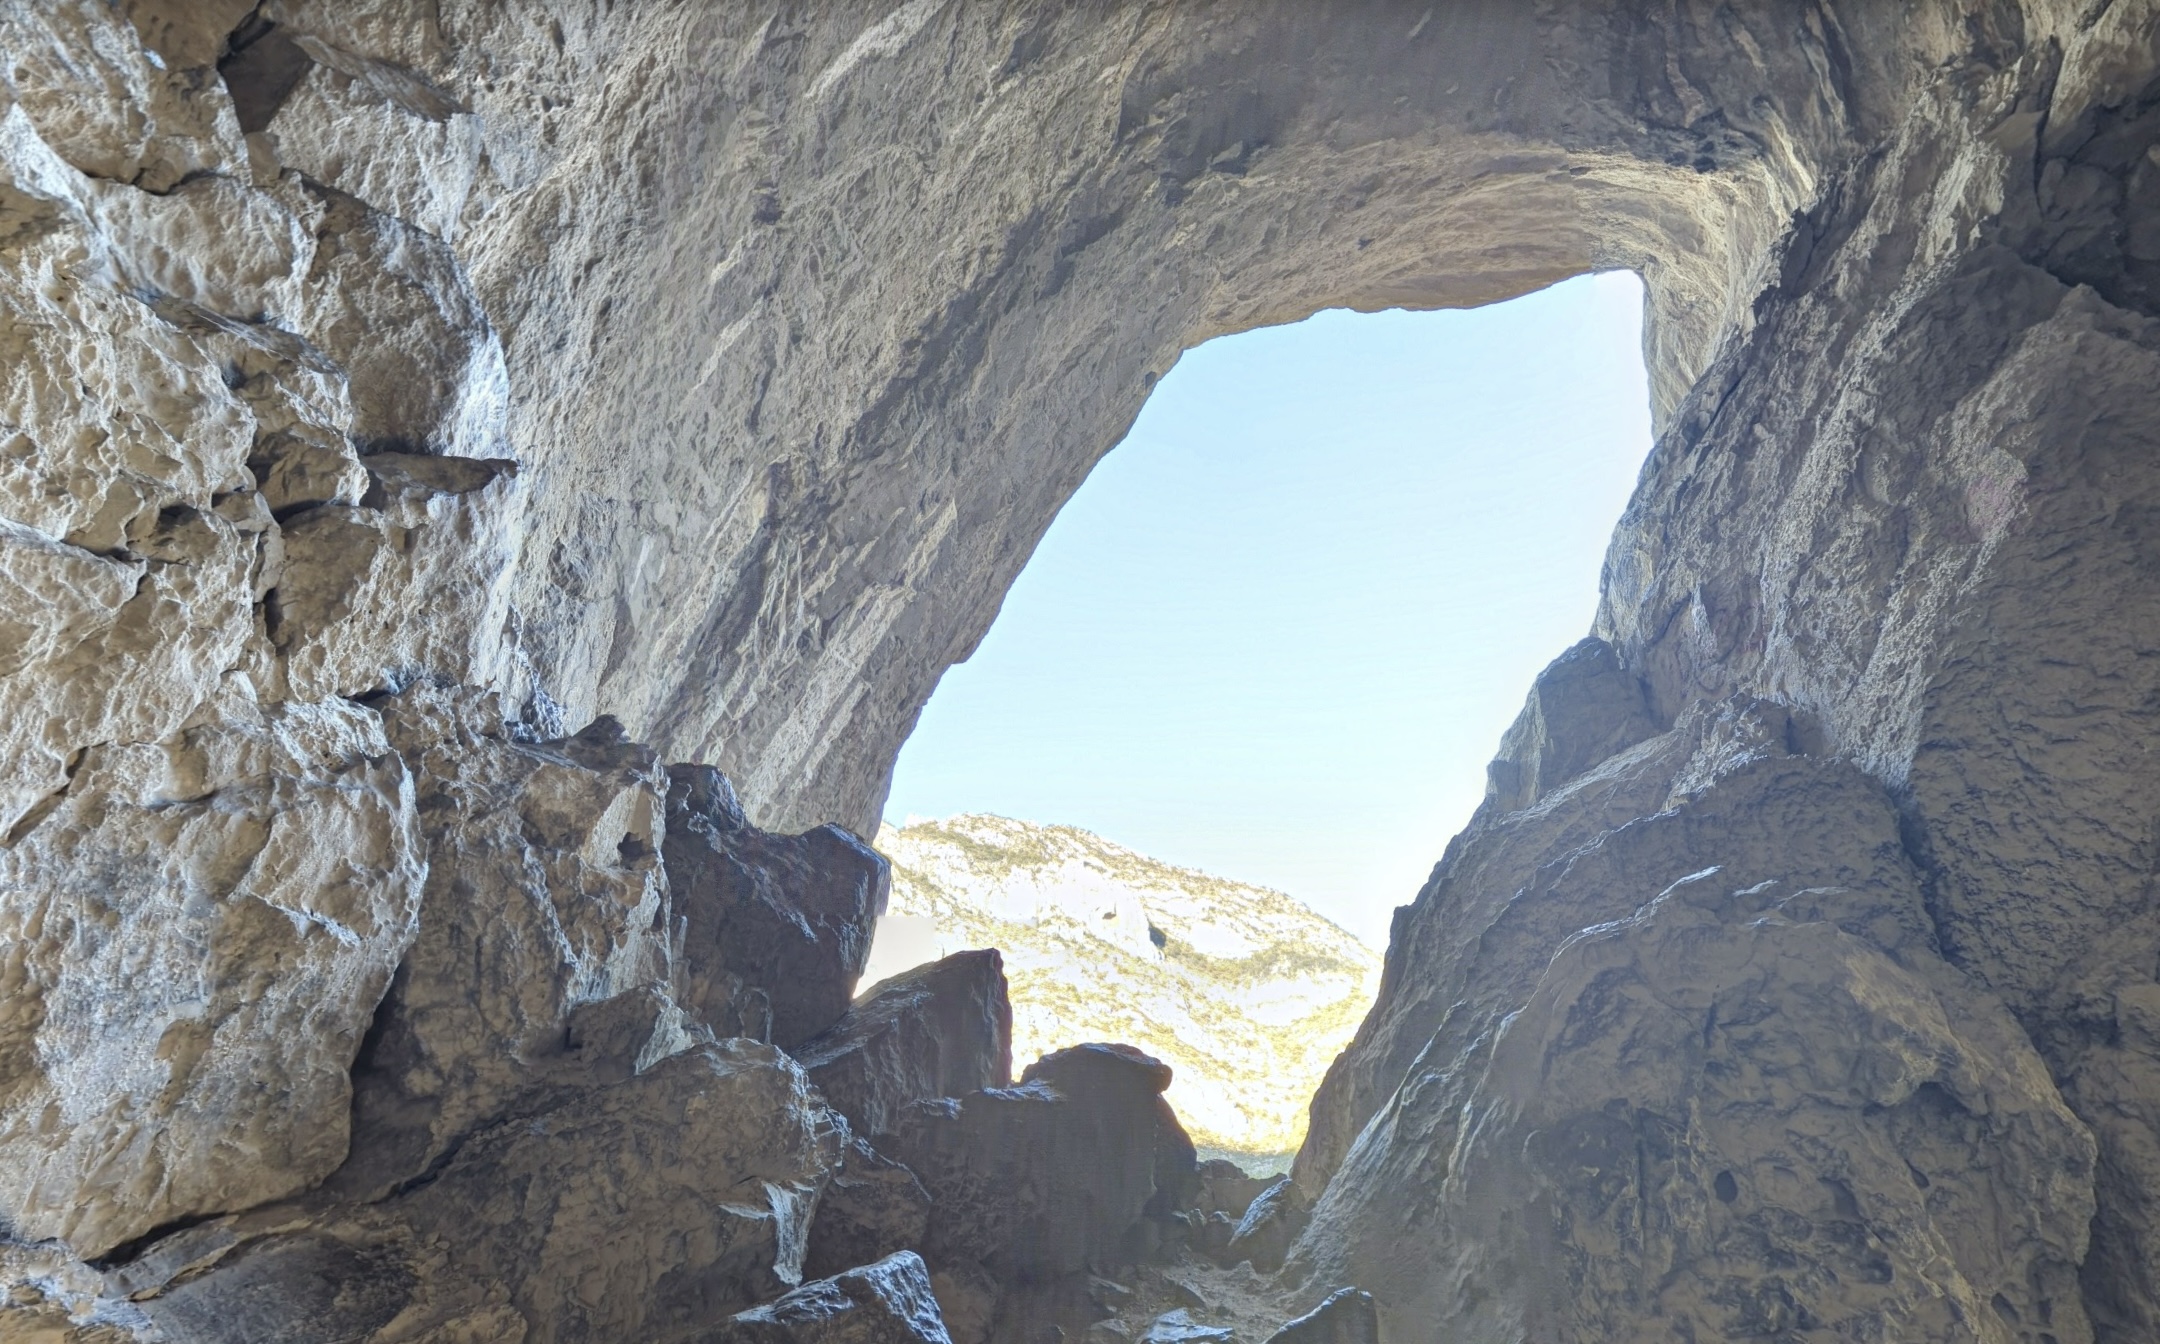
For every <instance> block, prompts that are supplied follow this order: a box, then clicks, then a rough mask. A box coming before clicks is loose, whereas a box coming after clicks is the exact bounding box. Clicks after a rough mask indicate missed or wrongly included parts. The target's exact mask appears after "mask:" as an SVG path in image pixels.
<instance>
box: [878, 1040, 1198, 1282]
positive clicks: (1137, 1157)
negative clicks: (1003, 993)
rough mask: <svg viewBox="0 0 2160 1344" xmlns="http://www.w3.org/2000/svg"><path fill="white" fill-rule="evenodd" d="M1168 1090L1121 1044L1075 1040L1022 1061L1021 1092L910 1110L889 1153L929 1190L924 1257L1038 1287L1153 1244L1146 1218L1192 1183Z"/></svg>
mask: <svg viewBox="0 0 2160 1344" xmlns="http://www.w3.org/2000/svg"><path fill="white" fill-rule="evenodd" d="M1169 1085H1170V1070H1169V1069H1168V1068H1167V1067H1165V1066H1164V1065H1163V1064H1162V1063H1161V1062H1160V1061H1159V1060H1155V1059H1152V1058H1150V1057H1148V1056H1147V1055H1143V1054H1141V1053H1140V1052H1139V1051H1137V1050H1134V1049H1132V1048H1131V1047H1129V1046H1114V1045H1082V1046H1075V1047H1073V1048H1072V1049H1070V1050H1063V1051H1059V1052H1058V1053H1057V1054H1054V1055H1046V1056H1044V1057H1043V1058H1042V1059H1039V1060H1037V1061H1036V1062H1035V1063H1033V1064H1031V1065H1029V1066H1028V1068H1027V1070H1026V1072H1024V1073H1023V1074H1022V1075H1021V1078H1020V1086H1018V1087H1015V1088H1010V1089H1004V1088H1000V1089H993V1090H988V1091H982V1092H976V1093H972V1094H970V1095H968V1096H965V1097H958V1098H946V1099H943V1100H938V1101H928V1102H919V1103H917V1104H916V1105H914V1106H911V1107H909V1108H908V1109H907V1110H906V1111H905V1112H903V1113H902V1115H901V1117H900V1124H899V1127H898V1130H897V1132H896V1133H895V1134H894V1135H893V1138H892V1152H893V1154H894V1155H895V1156H897V1157H898V1158H899V1159H900V1160H901V1161H903V1162H905V1163H906V1164H907V1165H908V1166H909V1167H910V1168H912V1169H913V1170H914V1172H915V1174H916V1175H917V1176H919V1177H920V1178H921V1179H922V1182H923V1186H924V1188H925V1189H927V1190H928V1191H929V1192H930V1198H931V1214H930V1227H929V1231H928V1233H927V1234H926V1238H925V1246H926V1249H927V1251H928V1253H929V1255H930V1257H931V1260H932V1262H933V1263H935V1264H938V1265H940V1266H941V1267H942V1266H944V1265H946V1264H962V1263H964V1264H978V1265H982V1266H984V1267H986V1268H988V1269H989V1270H991V1272H992V1274H993V1276H994V1277H995V1278H997V1279H999V1280H1003V1281H1011V1282H1018V1283H1021V1284H1039V1283H1044V1282H1047V1281H1050V1280H1053V1279H1055V1278H1057V1277H1059V1276H1061V1275H1069V1274H1075V1273H1079V1272H1081V1271H1084V1270H1087V1269H1088V1268H1090V1267H1091V1266H1092V1267H1102V1268H1114V1267H1116V1266H1118V1265H1122V1264H1129V1263H1131V1262H1132V1261H1133V1260H1135V1259H1137V1258H1139V1255H1140V1254H1142V1253H1144V1252H1145V1251H1146V1250H1149V1249H1152V1248H1151V1247H1149V1246H1148V1245H1147V1239H1146V1236H1145V1234H1144V1232H1143V1230H1142V1229H1141V1226H1140V1224H1141V1220H1142V1218H1143V1216H1145V1215H1148V1214H1151V1213H1152V1214H1155V1215H1157V1216H1158V1217H1162V1216H1166V1215H1167V1214H1168V1213H1169V1212H1170V1211H1171V1210H1173V1209H1177V1208H1182V1207H1183V1204H1184V1197H1185V1195H1186V1194H1187V1192H1188V1189H1187V1188H1188V1187H1193V1186H1197V1183H1198V1182H1197V1179H1196V1177H1195V1174H1194V1167H1195V1162H1194V1159H1193V1149H1192V1142H1191V1141H1190V1140H1189V1139H1187V1138H1186V1137H1185V1132H1184V1130H1183V1129H1181V1128H1179V1126H1178V1122H1177V1117H1176V1116H1175V1115H1173V1114H1172V1113H1171V1111H1170V1108H1169V1106H1168V1105H1166V1104H1165V1103H1164V1102H1163V1100H1162V1091H1163V1089H1164V1088H1165V1087H1168V1086H1169Z"/></svg>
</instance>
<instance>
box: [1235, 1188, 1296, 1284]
mask: <svg viewBox="0 0 2160 1344" xmlns="http://www.w3.org/2000/svg"><path fill="white" fill-rule="evenodd" d="M1310 1214H1311V1210H1310V1209H1308V1208H1307V1207H1306V1201H1305V1197H1304V1196H1303V1195H1302V1194H1300V1193H1299V1192H1298V1188H1297V1182H1295V1181H1293V1180H1291V1179H1290V1178H1289V1177H1288V1176H1284V1177H1281V1178H1280V1179H1278V1180H1277V1181H1276V1182H1275V1183H1274V1184H1273V1185H1270V1186H1269V1187H1268V1188H1267V1189H1265V1190H1262V1191H1261V1192H1260V1193H1259V1194H1257V1195H1255V1196H1253V1201H1252V1203H1251V1204H1249V1205H1247V1206H1246V1209H1245V1212H1244V1213H1243V1214H1242V1215H1240V1216H1239V1218H1238V1221H1237V1227H1236V1228H1235V1229H1233V1230H1232V1231H1231V1233H1230V1240H1229V1241H1228V1242H1226V1243H1225V1244H1224V1246H1223V1250H1222V1260H1223V1263H1225V1264H1231V1265H1235V1264H1238V1263H1240V1262H1241V1261H1249V1262H1251V1264H1252V1267H1253V1268H1254V1269H1257V1270H1259V1271H1260V1272H1261V1273H1262V1274H1273V1273H1274V1272H1275V1271H1277V1270H1279V1269H1281V1268H1282V1265H1283V1260H1284V1259H1285V1258H1286V1257H1288V1256H1289V1254H1290V1245H1291V1243H1292V1242H1294V1241H1296V1240H1297V1237H1298V1234H1299V1233H1300V1232H1303V1231H1304V1230H1305V1223H1306V1220H1307V1219H1308V1217H1309V1216H1310Z"/></svg>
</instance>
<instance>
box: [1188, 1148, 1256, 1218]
mask: <svg viewBox="0 0 2160 1344" xmlns="http://www.w3.org/2000/svg"><path fill="white" fill-rule="evenodd" d="M1193 1174H1194V1175H1195V1176H1197V1177H1198V1178H1199V1189H1198V1192H1197V1193H1196V1194H1195V1195H1194V1197H1193V1207H1194V1208H1196V1209H1198V1210H1200V1211H1201V1212H1202V1213H1222V1214H1227V1215H1228V1216H1229V1218H1230V1221H1231V1222H1232V1223H1235V1222H1236V1221H1237V1220H1238V1219H1240V1218H1243V1217H1244V1216H1245V1210H1246V1209H1248V1208H1250V1207H1252V1202H1253V1200H1254V1198H1255V1197H1256V1196H1258V1195H1259V1193H1260V1192H1261V1191H1262V1190H1265V1189H1267V1188H1268V1186H1270V1185H1272V1184H1274V1182H1272V1181H1270V1180H1269V1179H1268V1178H1267V1177H1265V1176H1249V1175H1247V1174H1246V1172H1245V1168H1243V1167H1241V1166H1239V1165H1238V1164H1237V1163H1235V1162H1231V1161H1229V1160H1227V1159H1224V1158H1220V1157H1211V1158H1209V1159H1208V1160H1207V1161H1205V1162H1202V1163H1201V1164H1200V1165H1199V1167H1198V1168H1197V1169H1196V1170H1195V1171H1194V1173H1193Z"/></svg>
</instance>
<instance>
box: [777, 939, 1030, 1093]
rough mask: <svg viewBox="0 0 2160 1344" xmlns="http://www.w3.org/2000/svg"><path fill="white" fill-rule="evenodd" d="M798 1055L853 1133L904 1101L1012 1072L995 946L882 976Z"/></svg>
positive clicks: (961, 1089)
mask: <svg viewBox="0 0 2160 1344" xmlns="http://www.w3.org/2000/svg"><path fill="white" fill-rule="evenodd" d="M794 1054H795V1057H796V1058H797V1059H798V1060H800V1061H801V1062H802V1066H803V1067H804V1068H805V1069H807V1070H808V1071H809V1073H810V1079H811V1081H812V1082H814V1083H816V1084H817V1085H818V1088H819V1089H820V1090H821V1091H823V1092H824V1093H825V1099H826V1100H827V1101H829V1102H831V1103H832V1106H833V1108H834V1109H835V1110H837V1111H839V1112H840V1113H841V1114H842V1115H845V1116H846V1117H847V1118H848V1122H849V1123H850V1124H852V1125H854V1126H855V1130H856V1132H857V1133H859V1134H867V1135H876V1134H883V1133H886V1132H887V1131H889V1130H890V1129H891V1128H892V1127H893V1124H894V1122H895V1121H896V1120H898V1119H899V1115H900V1111H901V1109H902V1108H903V1107H905V1106H906V1105H907V1104H908V1103H910V1102H914V1101H923V1100H926V1099H928V1098H931V1097H957V1096H962V1095H965V1094H966V1093H969V1092H977V1091H980V1090H982V1089H983V1088H986V1087H1004V1086H1007V1085H1008V1084H1009V1083H1011V1081H1012V1005H1011V1004H1010V1003H1009V1002H1008V1001H1007V999H1006V997H1005V962H1004V958H1003V957H1001V956H1000V955H999V954H998V952H997V951H996V950H995V949H986V950H984V951H980V952H956V953H954V954H953V955H952V956H949V957H946V958H945V959H944V960H942V961H936V962H932V963H931V964H930V965H927V966H919V967H917V968H915V969H914V970H912V971H907V972H904V973H902V974H900V975H896V976H894V977H893V978H891V979H890V980H886V981H883V982H881V983H880V984H878V985H877V986H876V987H875V988H873V989H872V990H870V991H869V992H868V993H867V994H865V995H864V996H863V997H862V998H860V999H858V1000H857V1001H856V1003H855V1006H854V1007H852V1008H850V1009H849V1010H848V1012H847V1016H845V1017H843V1018H841V1019H840V1020H839V1021H838V1022H836V1023H834V1024H833V1025H832V1026H831V1027H829V1028H828V1029H826V1030H825V1031H824V1032H822V1033H821V1034H819V1035H818V1036H817V1037H816V1038H814V1039H812V1040H810V1041H807V1042H805V1043H804V1044H803V1045H802V1046H801V1048H799V1049H797V1050H796V1051H795V1052H794Z"/></svg>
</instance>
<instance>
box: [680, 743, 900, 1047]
mask: <svg viewBox="0 0 2160 1344" xmlns="http://www.w3.org/2000/svg"><path fill="white" fill-rule="evenodd" d="M669 777H670V780H671V783H670V787H669V791H668V803H667V807H668V821H667V843H666V849H665V863H666V867H667V877H668V883H669V886H670V887H671V889H672V891H673V893H674V902H675V904H674V908H675V911H676V913H677V915H678V916H679V917H680V918H681V919H682V921H683V924H684V931H683V935H682V940H683V952H682V955H683V985H684V996H685V997H684V1002H685V1003H686V1004H688V1005H689V1006H690V1007H692V1008H693V1009H696V1010H698V1011H700V1012H705V1011H707V1010H708V1008H710V1010H711V1012H712V1015H714V1016H716V1017H728V1016H734V1017H740V1016H741V1015H742V1012H743V1010H742V1008H741V1006H740V1001H741V996H742V993H743V989H742V987H743V986H744V985H748V986H752V987H754V988H755V989H756V990H758V991H760V992H762V994H763V995H764V997H765V999H766V1001H767V1002H768V1003H769V1004H770V1008H771V1014H772V1039H773V1041H774V1042H775V1043H776V1044H778V1045H780V1046H781V1047H782V1048H783V1049H795V1048H798V1047H800V1046H802V1045H803V1044H804V1043H805V1042H807V1041H809V1040H810V1039H811V1038H812V1037H814V1036H816V1035H817V1034H818V1033H819V1032H822V1031H824V1030H826V1029H827V1028H829V1027H831V1026H832V1025H833V1024H834V1023H835V1022H837V1021H839V1020H840V1017H841V1015H842V1014H844V1013H846V1012H847V1010H848V1002H849V1000H850V999H851V998H852V997H853V996H854V993H855V983H856V981H857V980H859V979H860V978H861V977H862V971H863V966H864V964H865V963H866V962H867V961H868V960H869V957H870V940H871V936H872V934H874V933H875V932H876V930H877V921H878V916H880V915H882V914H884V913H885V900H886V896H887V893H888V892H889V891H890V889H891V874H890V870H889V869H888V868H887V866H886V863H885V860H884V859H883V858H882V857H881V856H879V855H878V854H877V852H876V851H874V850H872V849H870V848H869V847H868V846H867V845H865V844H863V843H862V842H861V841H860V840H857V839H856V838H855V837H854V836H852V835H850V834H848V833H847V832H846V831H843V830H841V829H840V828H839V827H837V826H820V827H817V828H816V829H814V830H811V831H808V832H806V833H804V834H802V835H768V834H767V833H765V832H764V831H761V830H758V829H757V828H756V827H754V826H752V825H750V824H749V822H748V820H747V819H746V818H745V817H744V815H743V811H742V807H741V805H740V804H738V803H737V802H736V801H735V792H734V789H733V787H732V786H731V785H730V784H729V783H728V781H727V778H726V776H724V775H722V774H721V773H720V772H719V771H717V770H715V769H713V768H712V767H710V766H701V765H677V766H673V767H671V768H670V770H669Z"/></svg>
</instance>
